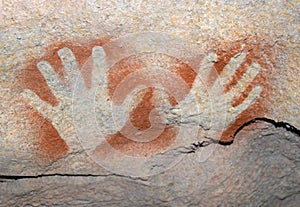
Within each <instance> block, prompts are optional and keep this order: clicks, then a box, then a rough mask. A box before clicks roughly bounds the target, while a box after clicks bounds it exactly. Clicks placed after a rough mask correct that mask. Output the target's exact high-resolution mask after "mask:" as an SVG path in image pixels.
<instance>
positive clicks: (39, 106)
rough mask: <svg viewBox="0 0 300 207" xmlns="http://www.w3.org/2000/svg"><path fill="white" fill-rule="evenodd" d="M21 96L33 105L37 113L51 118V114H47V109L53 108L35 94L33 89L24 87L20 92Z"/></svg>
mask: <svg viewBox="0 0 300 207" xmlns="http://www.w3.org/2000/svg"><path fill="white" fill-rule="evenodd" d="M21 96H22V97H23V98H24V99H25V100H27V101H28V104H29V105H30V106H31V107H33V108H34V109H35V110H36V111H37V112H38V113H40V114H41V115H42V116H43V117H46V118H48V119H50V120H51V119H52V116H51V115H50V114H49V111H51V110H52V109H53V107H52V106H51V105H49V104H47V103H46V102H44V101H42V100H41V99H40V97H38V95H36V94H35V93H34V92H33V91H31V90H28V89H24V91H23V92H22V93H21Z"/></svg>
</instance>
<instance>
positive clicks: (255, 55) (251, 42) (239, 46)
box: [19, 38, 272, 160]
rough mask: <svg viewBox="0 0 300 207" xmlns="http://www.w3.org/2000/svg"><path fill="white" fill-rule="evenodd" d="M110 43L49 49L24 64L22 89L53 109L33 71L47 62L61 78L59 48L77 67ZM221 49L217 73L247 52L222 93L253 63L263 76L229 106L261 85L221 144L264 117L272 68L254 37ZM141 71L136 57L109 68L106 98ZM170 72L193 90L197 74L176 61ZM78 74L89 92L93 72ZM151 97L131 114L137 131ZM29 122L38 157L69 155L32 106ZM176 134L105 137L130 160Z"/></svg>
mask: <svg viewBox="0 0 300 207" xmlns="http://www.w3.org/2000/svg"><path fill="white" fill-rule="evenodd" d="M108 41H109V38H102V39H99V40H96V41H91V42H89V43H87V42H84V43H82V42H80V41H68V42H59V43H55V44H52V45H50V46H49V47H48V48H47V52H46V53H45V55H44V56H43V57H41V58H39V59H36V60H32V61H30V62H28V63H27V64H26V67H25V69H24V70H23V71H22V73H21V75H20V76H19V80H20V83H21V87H22V88H23V89H25V88H26V89H30V90H32V91H34V92H35V93H36V94H37V95H38V96H39V97H40V98H41V99H42V100H43V101H45V102H47V103H49V104H51V105H52V106H56V105H57V104H58V100H57V99H56V98H55V97H54V95H53V94H52V93H51V90H50V89H49V87H48V86H47V84H46V81H45V79H44V77H43V76H42V74H41V73H40V72H39V70H38V69H37V67H36V64H37V63H38V62H39V61H48V62H49V63H50V64H51V65H52V67H53V68H54V70H55V71H56V72H57V73H58V74H59V76H60V77H61V78H62V79H63V78H64V71H63V65H62V63H61V61H60V59H59V57H58V55H57V51H58V50H59V49H61V48H63V47H68V48H69V49H71V50H72V51H73V53H74V55H75V57H76V60H77V61H78V63H79V65H80V66H82V65H83V64H84V63H85V62H86V61H87V59H88V58H89V57H90V55H91V53H92V48H93V47H94V46H101V45H103V44H105V43H106V42H108ZM223 45H225V46H224V47H219V48H217V49H215V50H214V52H216V53H217V55H218V61H217V62H216V63H215V65H214V66H215V68H216V70H217V72H218V73H219V74H220V73H221V72H222V70H223V69H224V67H225V66H226V64H228V62H229V61H230V59H231V58H232V57H233V56H235V55H236V54H238V53H241V52H246V53H247V58H246V60H245V62H244V63H242V65H241V66H240V67H239V68H238V70H237V72H236V74H235V76H234V77H233V79H232V81H231V83H230V84H229V85H228V86H226V88H225V91H224V92H225V93H226V92H228V91H230V89H231V88H232V87H233V86H234V85H235V84H236V83H237V82H238V81H239V80H240V78H241V76H242V75H243V73H244V72H245V71H246V67H247V66H250V65H251V63H252V62H254V61H255V62H257V63H259V64H260V65H261V66H262V68H263V70H262V71H261V73H260V74H259V75H258V76H257V77H256V78H255V79H254V81H253V82H252V83H251V84H250V85H249V87H248V88H247V89H246V91H245V92H244V93H243V94H242V95H241V96H239V97H238V98H237V99H235V100H233V102H232V105H233V106H237V105H239V104H240V103H242V102H243V100H244V99H245V98H247V96H248V95H249V92H250V91H251V89H252V88H253V87H254V86H256V85H261V86H262V87H263V90H262V95H261V96H262V97H264V98H258V99H257V100H256V101H255V102H254V103H253V104H252V105H251V106H250V107H249V108H248V109H247V110H245V111H244V112H242V113H241V114H240V115H239V116H238V117H237V119H236V120H235V121H234V122H233V123H232V124H231V125H230V126H229V127H228V128H227V129H226V130H225V131H224V133H223V135H222V137H221V141H222V142H231V141H232V140H233V138H234V137H233V134H234V132H235V131H236V129H237V128H238V127H240V126H241V125H242V124H243V123H245V122H247V121H249V120H250V119H252V118H254V117H258V116H263V115H264V114H265V113H266V112H267V108H266V104H265V103H266V101H267V99H268V96H269V94H270V83H269V81H268V80H267V76H268V73H269V72H270V70H271V68H272V67H271V66H270V62H267V61H266V59H265V56H263V55H262V53H264V54H265V55H266V56H267V57H270V56H271V55H270V54H269V53H268V51H269V48H268V47H266V46H262V45H260V44H257V39H256V38H248V39H247V40H244V41H237V42H229V43H227V44H223ZM111 52H113V51H111ZM107 56H109V54H107ZM269 61H270V60H269ZM175 65H176V66H175ZM140 69H141V65H140V62H139V60H138V58H136V60H135V61H132V60H131V61H127V60H126V58H125V59H123V60H121V61H119V62H118V63H117V64H116V65H114V66H113V67H112V68H110V69H109V73H108V91H109V95H110V98H111V99H112V96H113V93H114V91H115V89H116V87H117V86H118V85H119V84H120V83H121V81H122V80H123V79H124V78H125V77H126V76H127V75H129V74H130V73H133V72H135V71H137V70H140ZM170 71H172V72H175V73H176V74H177V75H179V76H180V77H181V78H182V79H183V80H184V81H185V82H186V83H187V85H188V86H189V87H190V88H191V87H192V84H193V81H194V79H195V77H196V73H195V72H194V71H193V69H192V68H190V67H189V66H188V65H186V64H185V63H183V62H181V61H180V60H177V59H175V58H174V67H171V68H170ZM211 74H212V75H211V76H210V80H209V83H210V84H213V82H214V81H215V79H216V76H215V75H213V72H212V73H211ZM82 75H83V78H84V80H85V82H86V86H87V88H89V87H90V84H91V71H85V72H83V73H82ZM152 94H153V89H152V88H148V89H147V91H146V93H145V95H144V97H143V98H142V101H141V102H140V103H139V104H138V106H137V107H136V109H134V110H133V111H132V112H131V113H130V120H131V122H132V124H133V126H135V127H136V128H138V129H140V130H145V129H148V128H149V127H150V121H149V113H150V112H151V110H152V109H154V105H153V103H152ZM169 100H170V103H171V104H172V105H176V101H175V99H174V98H173V97H171V96H170V98H169ZM28 118H30V119H31V121H32V122H34V123H35V124H36V125H37V126H39V127H35V129H39V130H40V131H39V133H37V134H38V137H37V143H38V152H41V153H40V154H41V155H43V156H45V155H47V157H48V158H49V160H55V159H58V158H61V157H62V156H64V155H66V154H67V153H68V146H67V144H66V142H65V141H64V140H63V139H62V138H61V137H60V135H59V134H58V132H57V130H56V129H55V128H54V127H53V125H52V124H51V122H50V121H49V120H47V119H45V118H43V117H42V116H41V115H40V114H38V113H37V112H35V111H34V109H32V108H31V109H30V110H29V112H28ZM41 123H42V124H41ZM35 129H32V130H35ZM177 132H178V130H177V129H176V128H174V127H172V126H168V127H166V128H165V130H164V131H163V133H162V134H161V135H160V136H159V137H157V138H156V139H155V140H153V141H150V142H148V143H143V142H135V141H132V140H130V139H127V138H126V137H124V136H123V135H122V134H121V133H120V132H118V133H116V134H113V135H110V136H108V137H107V139H106V140H107V142H108V143H109V144H110V145H111V146H113V147H114V148H115V149H117V150H119V151H120V152H122V153H125V154H128V155H134V156H151V155H154V154H156V153H159V152H162V151H163V150H165V149H167V148H168V146H170V145H171V144H172V143H173V142H174V141H175V139H176V134H177Z"/></svg>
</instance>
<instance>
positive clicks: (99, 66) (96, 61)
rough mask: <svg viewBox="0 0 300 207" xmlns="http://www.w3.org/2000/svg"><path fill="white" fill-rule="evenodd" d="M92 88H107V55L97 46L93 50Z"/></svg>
mask: <svg viewBox="0 0 300 207" xmlns="http://www.w3.org/2000/svg"><path fill="white" fill-rule="evenodd" d="M92 58H93V61H92V64H93V65H92V74H93V75H92V77H93V79H92V88H94V87H96V86H97V87H101V88H107V70H108V68H107V64H106V54H105V51H104V49H103V47H101V46H95V47H93V49H92Z"/></svg>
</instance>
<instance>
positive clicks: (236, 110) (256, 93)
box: [229, 86, 262, 121]
mask: <svg viewBox="0 0 300 207" xmlns="http://www.w3.org/2000/svg"><path fill="white" fill-rule="evenodd" d="M261 91H262V87H261V86H255V87H253V88H252V90H251V92H250V93H249V95H248V97H247V98H246V99H245V100H244V101H243V102H242V103H241V104H239V105H238V106H236V107H232V109H231V110H230V111H229V112H230V113H231V116H232V119H231V121H232V120H234V119H235V118H236V117H237V116H238V115H239V114H240V113H242V112H243V111H245V110H246V109H247V108H248V107H249V106H250V105H251V104H252V103H254V102H255V100H256V99H257V98H258V97H260V94H261Z"/></svg>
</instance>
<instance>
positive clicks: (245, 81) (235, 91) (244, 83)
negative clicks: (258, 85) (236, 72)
mask: <svg viewBox="0 0 300 207" xmlns="http://www.w3.org/2000/svg"><path fill="white" fill-rule="evenodd" d="M260 71H261V66H260V65H259V64H258V63H253V64H252V65H251V66H249V67H248V68H247V70H246V72H245V73H244V74H243V76H242V78H241V79H240V80H239V81H238V83H237V84H236V85H235V86H234V87H233V88H232V89H231V90H230V91H229V92H228V93H227V94H226V95H227V96H229V99H230V100H232V98H234V97H235V96H240V95H241V94H242V93H243V92H244V91H245V90H246V88H247V87H248V86H249V85H250V84H251V83H252V82H253V80H254V78H255V77H256V76H257V75H258V74H259V72H260Z"/></svg>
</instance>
